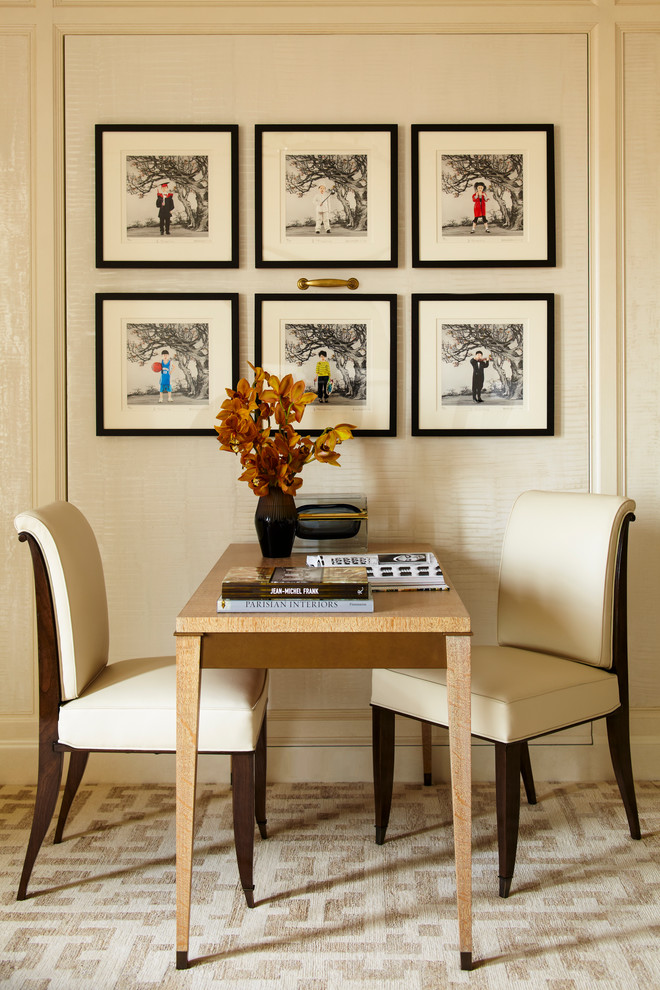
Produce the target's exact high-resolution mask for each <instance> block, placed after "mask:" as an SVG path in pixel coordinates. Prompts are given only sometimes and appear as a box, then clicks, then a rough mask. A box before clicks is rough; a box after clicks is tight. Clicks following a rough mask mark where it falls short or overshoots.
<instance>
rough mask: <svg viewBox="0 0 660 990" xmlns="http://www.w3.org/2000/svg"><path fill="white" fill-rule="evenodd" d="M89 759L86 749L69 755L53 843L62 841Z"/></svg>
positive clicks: (74, 751)
mask: <svg viewBox="0 0 660 990" xmlns="http://www.w3.org/2000/svg"><path fill="white" fill-rule="evenodd" d="M88 758H89V751H88V750H86V749H75V750H73V752H71V753H70V754H69V770H68V773H67V775H66V784H65V785H64V794H63V795H62V804H61V805H60V813H59V816H58V818H57V826H56V827H55V838H54V839H53V842H61V841H62V833H63V832H64V826H65V825H66V819H67V816H68V814H69V811H70V810H71V805H72V803H73V799H74V797H75V796H76V793H77V791H78V787H79V786H80V781H81V780H82V778H83V774H84V772H85V767H86V766H87V760H88Z"/></svg>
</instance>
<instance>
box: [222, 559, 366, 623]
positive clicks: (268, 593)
mask: <svg viewBox="0 0 660 990" xmlns="http://www.w3.org/2000/svg"><path fill="white" fill-rule="evenodd" d="M217 608H218V612H373V610H374V603H373V598H372V597H371V588H370V586H369V579H368V577H367V569H366V567H363V566H358V567H325V566H319V567H232V568H231V569H230V570H229V571H227V574H226V575H225V578H224V580H223V582H222V593H221V595H220V598H218V603H217Z"/></svg>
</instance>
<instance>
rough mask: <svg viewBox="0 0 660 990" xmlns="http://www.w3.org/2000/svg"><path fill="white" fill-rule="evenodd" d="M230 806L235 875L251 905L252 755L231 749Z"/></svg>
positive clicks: (253, 811)
mask: <svg viewBox="0 0 660 990" xmlns="http://www.w3.org/2000/svg"><path fill="white" fill-rule="evenodd" d="M231 764H232V785H233V786H232V806H233V812H234V844H235V846H236V859H237V861H238V875H239V877H240V879H241V887H242V888H243V893H244V894H245V901H246V903H247V906H248V907H250V908H252V907H254V883H253V861H254V819H255V809H254V804H255V802H254V785H255V779H254V778H255V770H254V764H255V755H254V753H252V752H248V753H232V758H231Z"/></svg>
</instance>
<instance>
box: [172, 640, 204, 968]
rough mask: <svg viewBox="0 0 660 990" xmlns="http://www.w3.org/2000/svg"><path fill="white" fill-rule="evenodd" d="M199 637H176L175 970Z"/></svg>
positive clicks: (186, 873)
mask: <svg viewBox="0 0 660 990" xmlns="http://www.w3.org/2000/svg"><path fill="white" fill-rule="evenodd" d="M200 659H201V637H200V636H177V638H176V968H177V969H187V968H188V940H189V936H190V894H191V889H192V857H193V829H194V825H195V786H196V784H197V738H198V732H199V691H200V683H201V679H200Z"/></svg>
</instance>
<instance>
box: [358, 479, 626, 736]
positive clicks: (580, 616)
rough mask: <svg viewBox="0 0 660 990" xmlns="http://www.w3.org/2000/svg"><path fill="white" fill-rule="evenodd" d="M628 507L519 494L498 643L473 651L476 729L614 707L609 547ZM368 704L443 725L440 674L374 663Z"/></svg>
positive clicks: (509, 535) (508, 543) (551, 726)
mask: <svg viewBox="0 0 660 990" xmlns="http://www.w3.org/2000/svg"><path fill="white" fill-rule="evenodd" d="M634 508H635V503H634V502H633V501H632V499H627V498H620V497H619V496H608V495H595V496H585V495H583V494H577V493H572V492H537V491H530V492H525V493H524V494H523V495H521V496H520V497H519V498H518V499H517V501H516V503H515V505H514V507H513V509H512V511H511V516H510V518H509V523H508V526H507V529H506V533H505V537H504V545H503V549H502V557H501V565H500V585H499V599H498V645H497V646H481V647H480V646H477V647H473V648H472V733H473V735H476V736H481V737H483V738H485V739H492V740H495V741H499V742H504V743H511V742H516V741H519V740H523V739H531V738H533V737H534V736H540V735H544V734H546V733H549V732H554V731H556V730H558V729H561V728H564V727H565V726H569V725H575V724H577V723H579V722H583V721H589V720H591V719H595V718H600V717H601V716H603V715H607V714H609V713H610V712H612V711H614V710H615V709H616V708H617V707H618V706H619V703H620V699H619V688H618V682H617V678H616V676H615V675H614V674H613V673H611V672H609V670H608V669H607V668H609V667H611V664H612V647H611V642H612V597H613V585H614V565H615V556H616V554H615V550H616V545H617V541H618V537H619V530H620V528H621V523H622V521H623V518H624V517H625V515H626V514H627V513H628V512H632V511H633V510H634ZM576 550H577V552H576ZM576 661H579V662H576ZM371 703H372V705H378V706H379V707H381V708H387V709H391V710H394V711H396V712H400V713H402V714H405V715H410V716H412V717H414V718H419V719H423V720H424V721H429V722H434V723H436V724H439V725H446V724H447V687H446V671H444V670H428V669H419V670H417V669H414V670H413V669H410V670H374V671H373V673H372V694H371Z"/></svg>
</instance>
